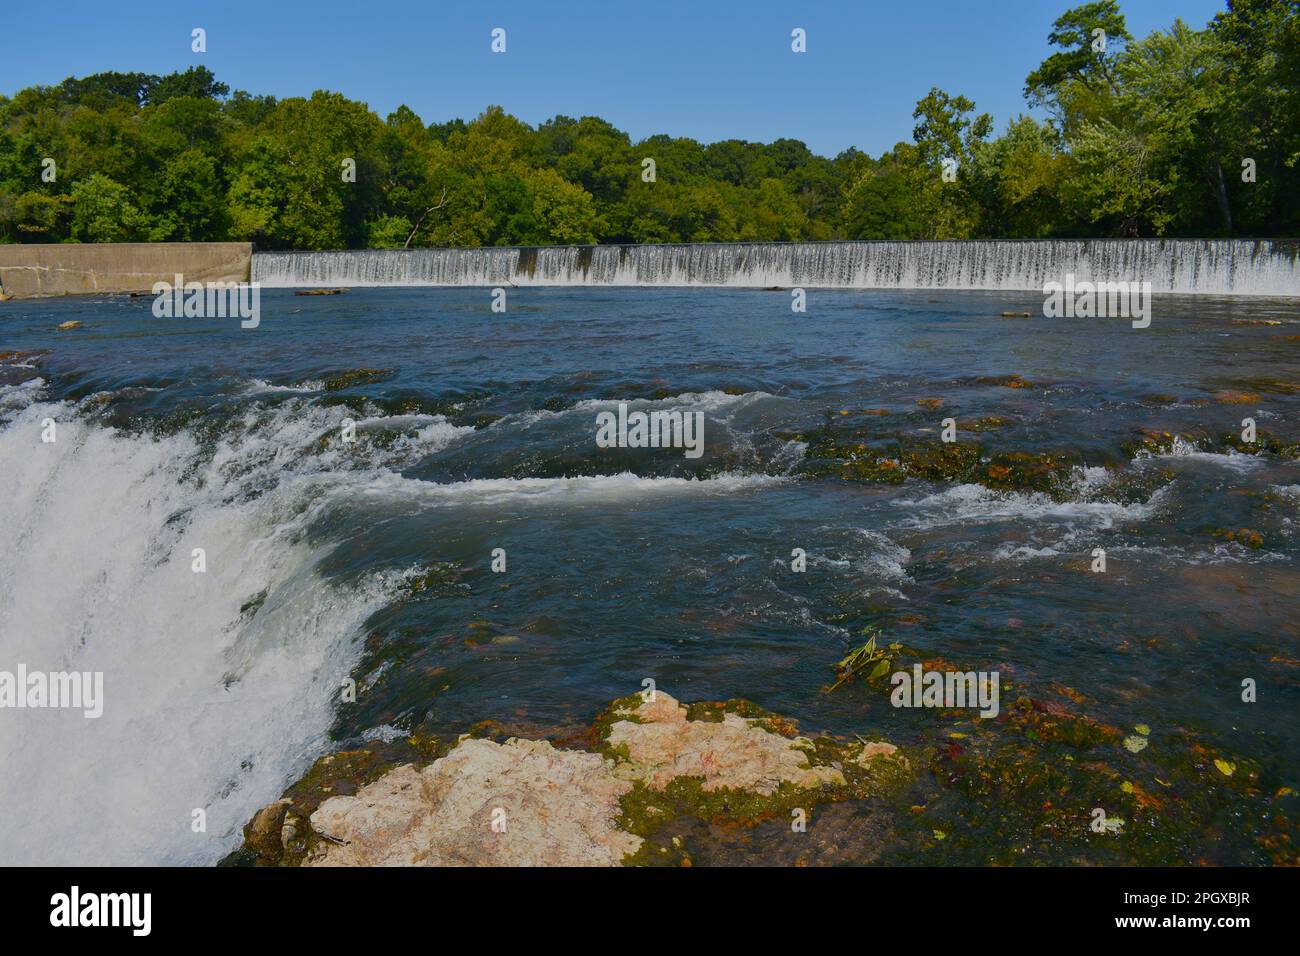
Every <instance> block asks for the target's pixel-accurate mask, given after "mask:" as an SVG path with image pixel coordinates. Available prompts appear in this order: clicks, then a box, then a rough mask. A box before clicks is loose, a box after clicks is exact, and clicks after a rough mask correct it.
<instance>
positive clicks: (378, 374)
mask: <svg viewBox="0 0 1300 956" xmlns="http://www.w3.org/2000/svg"><path fill="white" fill-rule="evenodd" d="M392 374H393V372H392V370H391V369H386V368H354V369H350V370H349V371H346V372H340V373H339V374H338V375H332V376H330V377H329V378H327V379H325V391H327V392H337V391H339V390H340V389H344V388H352V387H354V386H357V385H370V384H372V383H374V382H380V381H383V380H384V379H385V378H387V377H388V376H390V375H392Z"/></svg>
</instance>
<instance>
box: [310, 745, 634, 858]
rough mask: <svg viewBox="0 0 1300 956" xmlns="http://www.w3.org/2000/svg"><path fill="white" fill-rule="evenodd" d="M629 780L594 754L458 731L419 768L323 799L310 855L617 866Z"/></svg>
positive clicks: (626, 847) (625, 839)
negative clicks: (460, 737) (454, 740)
mask: <svg viewBox="0 0 1300 956" xmlns="http://www.w3.org/2000/svg"><path fill="white" fill-rule="evenodd" d="M630 789H631V784H629V783H628V782H626V781H623V780H619V779H617V778H616V777H614V776H613V774H612V773H611V771H610V765H609V763H608V761H606V760H605V759H604V758H603V757H600V756H598V755H596V754H591V753H585V752H581V751H571V750H557V749H555V748H554V747H552V746H551V744H550V743H548V742H546V741H541V740H514V739H512V740H508V741H507V742H506V743H505V744H498V743H495V742H493V741H490V740H464V741H462V742H461V743H460V744H459V745H457V747H456V748H455V749H454V750H452V751H451V753H449V754H447V756H445V757H443V758H441V759H439V760H435V761H434V762H433V763H431V764H430V765H429V766H428V767H426V768H424V769H423V770H418V769H416V768H415V766H413V765H411V764H407V765H404V766H401V767H398V768H396V769H394V770H391V771H389V772H388V773H387V774H385V775H384V776H383V777H381V778H380V779H379V780H377V781H375V782H374V783H372V784H370V785H369V786H366V787H363V788H362V789H361V790H360V791H358V792H357V794H356V795H355V796H350V797H331V798H330V799H328V800H326V801H325V802H324V803H322V804H321V805H320V807H319V808H318V809H317V810H316V812H315V813H313V814H312V816H311V825H312V828H313V829H314V830H315V831H316V832H317V833H318V834H320V835H321V836H322V837H323V838H324V841H325V842H323V843H322V844H321V847H320V849H319V850H318V851H317V853H316V855H315V856H314V857H313V858H312V859H310V860H309V861H308V863H309V864H310V865H316V866H320V865H325V866H330V865H334V866H375V865H384V866H411V865H428V866H456V865H467V866H471V865H472V866H612V865H617V864H618V863H620V862H621V861H622V859H623V857H624V855H626V854H628V853H632V852H635V851H636V850H637V849H638V848H639V847H640V845H641V839H640V838H639V837H635V836H632V835H631V834H628V833H625V832H623V831H622V830H619V829H618V827H617V820H618V817H619V814H620V806H619V798H620V797H621V796H622V795H623V794H625V793H627V791H628V790H630ZM494 823H495V824H496V826H495V827H494Z"/></svg>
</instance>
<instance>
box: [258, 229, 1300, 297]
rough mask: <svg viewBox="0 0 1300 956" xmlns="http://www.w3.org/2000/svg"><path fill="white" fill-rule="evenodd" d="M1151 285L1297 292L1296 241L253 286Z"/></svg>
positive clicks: (662, 259) (1042, 246) (380, 256)
mask: <svg viewBox="0 0 1300 956" xmlns="http://www.w3.org/2000/svg"><path fill="white" fill-rule="evenodd" d="M1069 274H1072V275H1073V276H1074V277H1075V280H1076V281H1080V282H1082V281H1097V282H1134V281H1138V282H1150V283H1151V289H1152V291H1153V292H1173V293H1193V294H1203V295H1258V296H1300V244H1297V243H1296V242H1293V241H1271V240H1235V239H1088V240H1039V241H1026V242H1019V241H975V240H970V241H944V242H892V241H880V242H792V243H758V242H756V243H708V244H705V243H700V244H681V245H667V244H665V245H621V246H620V245H610V246H543V247H532V248H516V247H509V248H505V247H498V248H479V249H409V250H406V249H391V250H379V249H366V250H356V251H344V252H260V253H256V254H255V255H254V256H253V267H252V275H253V279H254V281H257V282H260V283H261V284H262V285H264V286H267V287H302V286H324V285H330V286H388V285H393V286H497V285H517V286H524V285H533V286H588V285H590V286H733V287H737V288H767V287H772V286H781V287H794V286H803V287H812V288H843V289H986V290H993V291H999V290H1004V291H1011V290H1028V289H1037V290H1041V289H1042V287H1043V284H1044V283H1045V282H1052V281H1056V282H1064V281H1065V277H1066V276H1067V275H1069Z"/></svg>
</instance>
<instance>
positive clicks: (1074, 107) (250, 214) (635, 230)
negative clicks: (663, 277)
mask: <svg viewBox="0 0 1300 956" xmlns="http://www.w3.org/2000/svg"><path fill="white" fill-rule="evenodd" d="M1047 39H1048V42H1049V44H1050V46H1051V48H1052V52H1051V54H1050V55H1049V56H1048V57H1047V59H1046V60H1044V61H1043V63H1042V64H1041V65H1040V66H1039V67H1037V68H1036V69H1034V70H1033V71H1032V72H1031V73H1030V74H1029V76H1028V77H1027V78H1026V80H1025V89H1024V93H1025V97H1026V100H1027V102H1028V106H1029V107H1030V109H1031V110H1032V111H1037V116H1035V115H1023V116H1018V117H1016V118H1015V119H1013V120H1012V121H1011V122H1010V123H1009V124H1008V125H1007V127H1006V129H1005V131H1003V132H1002V133H1001V135H994V130H993V124H992V120H991V119H990V117H989V116H988V115H987V114H983V113H979V112H978V110H977V107H976V104H975V103H973V102H972V101H971V100H969V99H968V98H966V97H965V96H962V95H961V94H960V93H949V92H947V91H945V90H942V89H939V88H937V87H936V88H933V89H931V90H930V91H929V93H927V94H926V96H925V97H924V98H922V99H921V100H920V101H919V102H918V103H917V104H916V109H915V111H914V112H913V119H914V121H915V125H914V129H913V136H912V141H911V142H904V143H899V144H897V145H896V146H894V147H893V148H892V149H890V150H888V151H886V152H885V153H883V154H882V155H880V156H879V157H875V158H873V157H871V156H868V155H866V154H865V153H862V152H860V151H858V150H856V149H848V150H845V151H844V152H843V153H841V154H840V155H838V156H835V157H833V158H832V157H823V156H818V155H816V154H814V153H813V152H812V151H811V150H809V149H808V147H807V146H806V145H804V144H803V143H802V142H799V141H798V140H795V139H778V140H776V141H775V142H772V143H766V144H765V143H752V142H746V141H743V140H735V139H732V140H723V141H721V142H716V143H708V144H705V143H700V142H697V141H695V140H693V139H688V138H680V137H672V136H668V135H664V134H659V135H654V136H650V137H647V138H646V139H643V140H640V141H634V140H633V139H632V138H631V137H630V136H629V135H628V134H627V133H625V132H623V131H622V130H620V129H618V128H616V127H615V126H613V125H611V124H610V123H608V122H606V121H605V120H603V119H599V118H597V117H594V116H584V117H579V118H573V117H570V116H564V115H559V116H556V117H554V118H553V119H550V120H547V121H546V122H544V123H542V124H540V125H539V126H537V127H536V128H534V127H532V126H530V125H528V124H527V123H524V122H521V121H520V120H519V119H517V118H515V117H513V116H511V115H509V114H508V113H506V112H504V111H503V110H502V109H500V108H499V107H488V108H487V109H485V110H484V112H483V113H482V114H480V115H479V116H477V117H475V118H473V119H470V120H464V119H452V120H447V121H435V122H432V123H426V122H425V121H424V120H423V119H421V117H419V116H417V115H416V114H415V112H414V111H413V110H411V109H410V108H409V107H407V106H401V107H399V108H398V109H397V110H395V111H394V112H393V113H391V114H390V115H389V116H387V117H386V118H383V119H381V118H380V117H379V116H377V115H376V114H375V113H373V112H372V111H371V110H370V109H369V108H368V107H367V106H366V105H365V104H363V103H359V102H356V101H353V100H349V99H348V98H346V97H344V96H343V95H341V94H339V93H331V92H326V91H318V92H316V93H313V94H312V95H311V96H310V97H307V98H301V97H298V98H292V99H285V100H276V99H275V98H274V97H271V96H257V95H253V94H250V93H248V92H245V91H242V90H235V91H234V92H231V91H230V89H229V87H228V86H227V85H226V84H224V83H221V82H219V81H218V80H217V78H216V77H215V76H213V75H212V73H211V72H210V71H208V70H207V69H206V68H204V67H194V68H192V69H189V70H186V71H185V72H183V73H173V74H171V75H168V76H156V75H153V74H147V73H118V72H109V73H98V74H95V75H92V76H87V77H82V78H76V77H70V78H68V79H67V80H64V81H63V82H62V83H60V84H58V85H57V86H36V87H30V88H28V89H24V90H20V91H18V92H16V93H15V94H14V95H13V96H12V97H8V98H6V97H3V96H0V241H3V242H61V241H85V242H107V241H126V240H144V241H162V240H173V241H196V240H220V239H236V240H252V241H255V242H257V243H258V244H259V245H260V246H262V247H264V248H283V249H330V248H344V247H363V246H371V247H377V248H403V247H407V248H409V247H417V246H444V245H458V246H479V245H539V244H549V243H592V242H634V243H642V242H717V241H741V240H746V241H783V240H804V239H935V238H984V237H1008V238H1049V237H1054V236H1064V237H1075V236H1158V235H1166V236H1179V235H1203V236H1218V235H1239V236H1240V235H1245V236H1283V235H1295V234H1296V233H1297V230H1300V3H1298V2H1296V0H1229V2H1228V4H1227V9H1226V10H1224V12H1222V13H1220V14H1218V15H1217V16H1215V17H1214V19H1213V20H1212V21H1211V22H1210V23H1209V24H1208V25H1206V27H1205V28H1204V29H1195V28H1194V27H1192V26H1189V25H1188V24H1185V23H1183V22H1182V21H1175V22H1174V23H1173V24H1171V25H1170V26H1169V27H1168V28H1167V29H1164V30H1158V31H1156V32H1154V33H1152V34H1151V35H1150V36H1147V37H1145V38H1135V37H1133V36H1131V35H1130V34H1129V32H1128V29H1127V25H1126V22H1125V18H1124V14H1123V12H1122V10H1121V9H1120V6H1119V3H1118V2H1117V0H1093V2H1088V3H1084V4H1083V5H1081V6H1078V7H1075V8H1073V9H1071V10H1068V11H1066V12H1065V13H1063V14H1062V15H1061V16H1060V17H1058V18H1057V19H1056V21H1055V22H1054V23H1053V24H1052V25H1051V28H1050V30H1049V31H1048V33H1047ZM651 160H652V161H653V163H652V164H651V163H648V161H651ZM49 161H53V167H52V168H51V167H50V162H49ZM1248 170H1249V172H1248ZM1252 176H1253V179H1252Z"/></svg>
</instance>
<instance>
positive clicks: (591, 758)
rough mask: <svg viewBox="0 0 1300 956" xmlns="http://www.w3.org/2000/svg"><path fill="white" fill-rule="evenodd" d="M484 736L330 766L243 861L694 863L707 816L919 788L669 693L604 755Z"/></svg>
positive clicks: (746, 814) (837, 752) (830, 746)
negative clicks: (684, 836)
mask: <svg viewBox="0 0 1300 956" xmlns="http://www.w3.org/2000/svg"><path fill="white" fill-rule="evenodd" d="M485 723H493V722H485ZM476 727H477V728H478V730H477V732H476V733H475V734H474V735H470V734H467V735H465V736H463V737H461V738H460V739H459V740H458V741H456V743H455V744H454V745H453V746H452V747H451V748H450V749H449V750H448V749H446V746H445V745H438V744H437V743H436V741H429V742H428V746H425V745H424V744H420V745H419V746H416V744H417V741H416V740H415V738H414V737H412V738H410V739H408V740H406V741H403V742H397V743H393V744H384V745H380V744H372V745H371V746H370V748H367V749H361V750H356V751H341V752H339V753H338V754H335V755H331V756H327V757H322V758H321V759H320V760H318V761H317V762H316V764H315V765H314V766H313V768H312V769H311V770H310V771H308V773H307V775H306V776H305V777H304V778H303V779H302V780H300V781H299V782H298V783H296V784H294V785H293V786H292V787H291V788H290V789H289V790H288V791H286V794H285V799H283V800H281V801H279V802H277V803H275V804H272V805H271V806H269V807H266V808H264V809H263V810H261V811H259V812H258V813H257V815H256V816H254V818H253V820H252V821H251V822H250V823H249V824H248V826H246V827H245V829H244V846H243V848H241V849H240V850H239V851H237V852H236V853H235V854H233V855H232V856H233V858H234V860H235V861H236V862H239V863H243V864H245V865H246V864H248V863H255V864H259V865H280V866H285V865H305V866H459V865H472V866H613V865H636V864H640V863H656V864H663V863H664V862H665V861H666V860H667V861H668V862H676V863H680V864H684V863H685V861H686V860H687V859H689V856H688V854H687V850H686V849H685V847H682V846H680V845H676V846H674V845H673V844H672V842H671V837H672V835H673V833H680V832H681V831H680V826H694V825H695V824H693V823H691V822H690V821H691V820H694V821H696V822H697V823H702V824H706V825H708V826H709V827H710V828H712V827H714V826H715V825H723V826H740V827H742V828H743V827H749V826H754V825H757V824H758V823H759V822H761V821H764V820H773V819H784V818H786V817H788V816H789V813H790V811H791V808H795V807H797V808H805V809H806V808H808V807H811V806H815V805H819V804H825V803H832V802H836V801H846V800H852V801H861V800H865V799H868V798H872V797H879V796H883V795H885V794H887V793H892V792H897V791H898V789H899V788H901V787H902V786H907V785H909V784H910V781H911V780H912V779H913V771H912V770H911V766H910V764H909V763H908V761H907V759H906V758H905V757H904V756H903V755H902V753H901V752H898V750H897V748H895V747H893V746H892V745H891V744H886V743H876V744H873V745H871V746H872V747H873V748H874V749H873V750H872V757H873V759H870V760H868V759H866V758H864V757H862V755H861V753H862V751H861V745H860V744H859V743H856V742H852V741H840V740H836V739H834V738H830V737H818V738H817V739H816V740H810V739H808V738H806V737H802V736H800V735H799V734H798V731H797V727H796V725H795V723H794V722H793V721H791V720H788V719H786V718H784V717H780V716H778V715H776V714H769V713H767V712H766V711H764V710H762V709H761V708H759V707H757V706H756V705H754V704H751V703H749V702H748V701H744V700H730V701H722V702H715V703H699V704H694V705H692V706H691V707H689V708H687V707H684V706H682V705H681V704H680V703H678V702H677V701H676V700H675V699H674V698H673V697H671V696H669V695H668V694H665V693H664V692H663V691H662V690H660V691H658V692H657V693H656V694H655V696H654V699H653V700H647V699H646V698H645V697H644V696H642V695H641V694H634V695H632V696H629V697H625V698H622V699H621V700H617V701H614V702H613V703H612V704H611V705H610V706H609V707H608V708H606V710H605V711H604V712H603V713H602V714H601V715H600V716H599V717H598V718H597V720H596V723H595V725H594V726H592V727H589V728H585V729H584V730H583V731H582V732H581V733H579V734H573V735H570V736H569V737H568V738H567V739H569V740H572V741H573V742H574V744H575V745H577V746H592V747H594V752H593V751H592V750H577V749H574V750H569V749H561V748H560V747H557V746H555V744H553V743H551V742H550V741H548V740H526V739H522V738H516V737H511V738H509V739H507V740H505V742H504V743H501V742H498V741H499V740H500V735H499V734H496V733H495V731H499V730H501V729H503V728H501V727H500V726H497V727H496V728H495V729H494V728H491V727H487V726H484V725H482V724H481V725H476ZM485 733H490V734H493V735H494V736H496V739H495V740H493V739H487V738H486V737H484V736H482V734H485ZM381 746H382V747H386V748H388V749H387V750H382V751H381V750H380V749H376V748H380V747H381ZM385 753H387V754H389V756H387V757H385V756H384V754H385ZM425 761H429V762H428V763H425ZM672 826H678V827H679V829H677V830H670V829H669V828H670V827H672ZM656 841H658V842H656ZM679 857H680V859H678V858H679Z"/></svg>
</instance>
